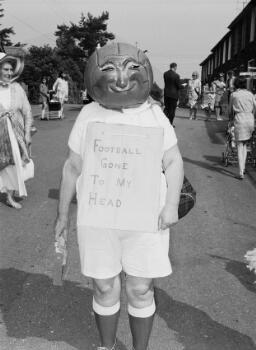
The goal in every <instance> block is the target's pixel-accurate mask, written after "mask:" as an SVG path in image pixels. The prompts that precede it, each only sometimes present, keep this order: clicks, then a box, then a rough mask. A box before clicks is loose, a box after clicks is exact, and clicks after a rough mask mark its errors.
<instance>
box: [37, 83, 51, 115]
mask: <svg viewBox="0 0 256 350" xmlns="http://www.w3.org/2000/svg"><path fill="white" fill-rule="evenodd" d="M46 82H47V80H46V78H45V77H43V79H42V81H41V83H40V86H39V92H40V95H39V102H40V103H41V104H42V114H41V120H45V119H47V120H49V108H48V102H49V98H50V95H49V89H48V86H47V83H46Z"/></svg>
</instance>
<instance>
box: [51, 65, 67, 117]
mask: <svg viewBox="0 0 256 350" xmlns="http://www.w3.org/2000/svg"><path fill="white" fill-rule="evenodd" d="M52 89H53V90H54V91H55V96H56V97H57V99H58V101H59V102H60V104H61V109H60V112H59V113H60V115H59V116H60V117H61V118H62V119H63V118H64V112H63V110H64V108H63V107H64V102H65V101H67V100H68V81H67V75H66V73H64V72H60V73H59V77H58V78H57V79H56V81H55V82H54V84H53V87H52Z"/></svg>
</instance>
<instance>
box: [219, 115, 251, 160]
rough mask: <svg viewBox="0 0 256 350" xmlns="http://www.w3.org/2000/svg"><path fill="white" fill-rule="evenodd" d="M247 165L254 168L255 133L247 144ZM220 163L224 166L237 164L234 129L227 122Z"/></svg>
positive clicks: (231, 123)
mask: <svg viewBox="0 0 256 350" xmlns="http://www.w3.org/2000/svg"><path fill="white" fill-rule="evenodd" d="M246 145H247V159H246V163H247V164H252V165H253V166H254V167H255V166H256V132H255V131H254V132H253V134H252V138H251V139H250V140H249V141H248V142H247V144H246ZM222 162H223V163H224V166H226V167H227V166H229V165H230V164H235V163H237V162H238V157H237V148H236V142H235V127H234V125H233V122H232V121H229V123H228V126H227V130H226V143H225V149H224V152H222Z"/></svg>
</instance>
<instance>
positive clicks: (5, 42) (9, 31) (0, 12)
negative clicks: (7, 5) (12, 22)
mask: <svg viewBox="0 0 256 350" xmlns="http://www.w3.org/2000/svg"><path fill="white" fill-rule="evenodd" d="M2 2H3V0H0V20H1V19H2V18H3V17H4V9H3V8H2V6H3V4H2ZM1 25H2V23H0V26H1ZM13 34H15V32H14V30H13V28H12V27H9V28H3V29H1V30H0V44H1V46H2V48H3V47H4V46H11V45H12V42H11V40H10V38H9V37H10V35H13Z"/></svg>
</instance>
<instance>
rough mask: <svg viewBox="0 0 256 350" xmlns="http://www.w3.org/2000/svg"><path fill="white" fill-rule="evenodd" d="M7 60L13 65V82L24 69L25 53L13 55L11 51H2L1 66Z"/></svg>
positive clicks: (0, 53) (0, 54) (0, 56)
mask: <svg viewBox="0 0 256 350" xmlns="http://www.w3.org/2000/svg"><path fill="white" fill-rule="evenodd" d="M13 51H14V50H13ZM5 62H10V63H11V64H12V66H13V76H12V79H11V82H13V81H14V80H16V79H17V78H18V77H19V76H20V75H21V73H22V71H23V68H24V55H23V56H22V55H12V54H10V53H5V52H1V51H0V66H1V65H2V64H3V63H5Z"/></svg>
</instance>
